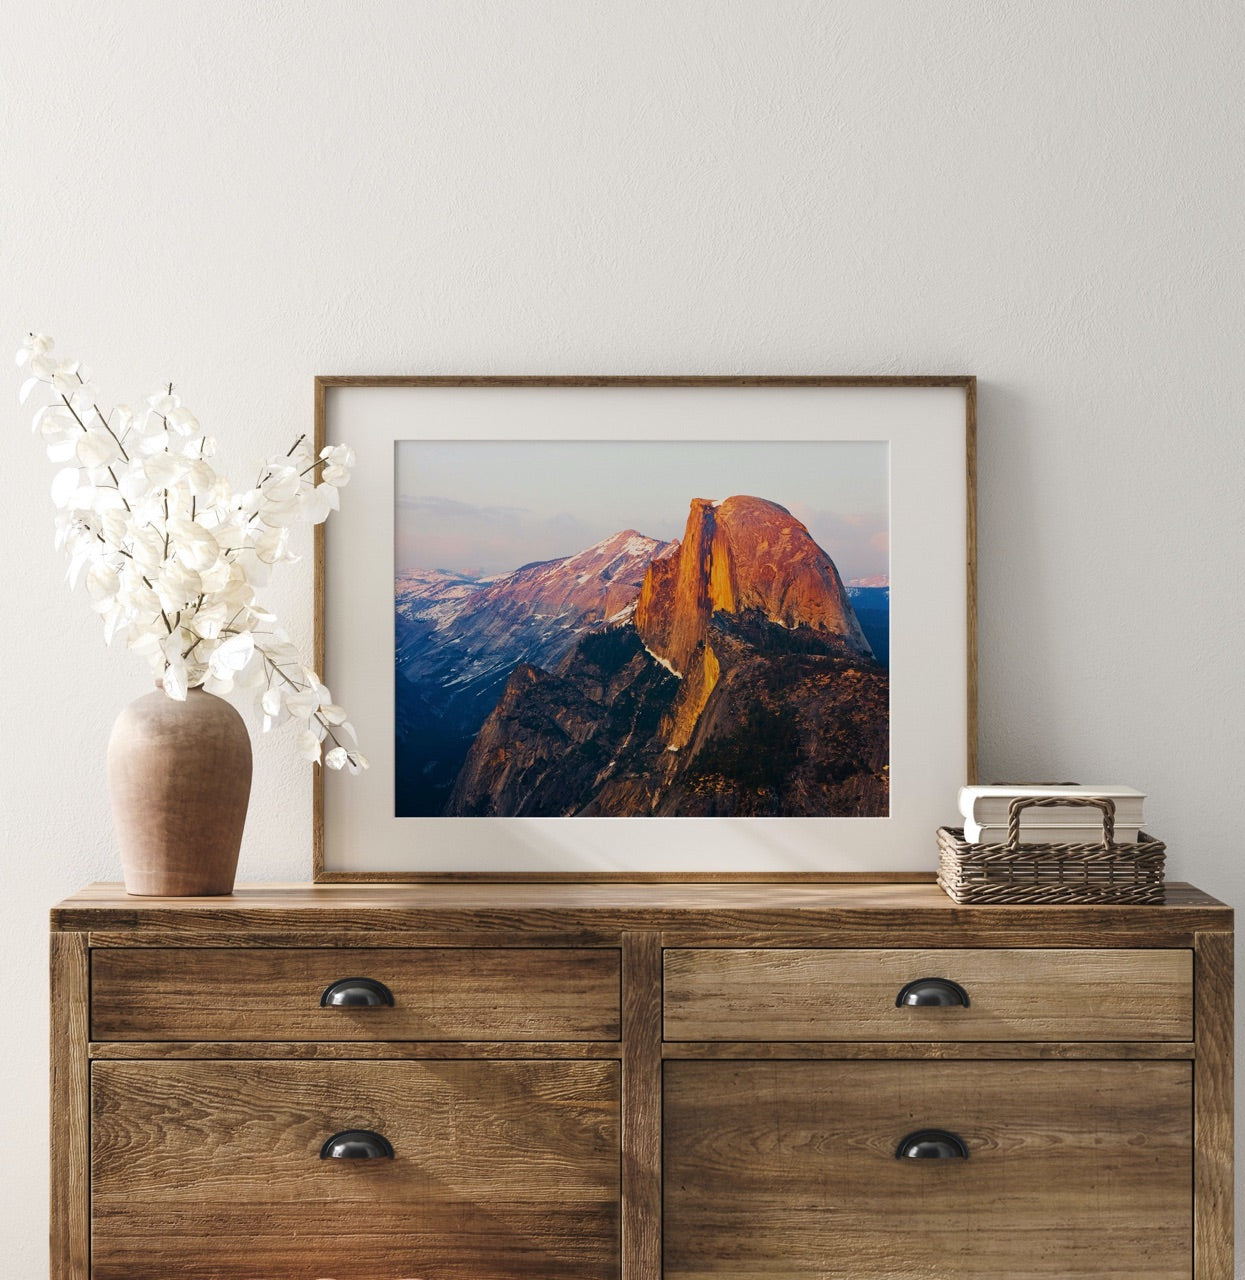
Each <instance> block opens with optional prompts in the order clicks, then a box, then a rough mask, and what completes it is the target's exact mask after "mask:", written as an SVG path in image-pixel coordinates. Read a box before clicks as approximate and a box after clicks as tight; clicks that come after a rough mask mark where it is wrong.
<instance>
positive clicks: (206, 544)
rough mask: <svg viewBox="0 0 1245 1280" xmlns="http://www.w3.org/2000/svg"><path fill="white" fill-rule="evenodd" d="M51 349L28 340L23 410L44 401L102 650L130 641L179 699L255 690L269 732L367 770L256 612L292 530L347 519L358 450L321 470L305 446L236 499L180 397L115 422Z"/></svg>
mask: <svg viewBox="0 0 1245 1280" xmlns="http://www.w3.org/2000/svg"><path fill="white" fill-rule="evenodd" d="M52 347H53V343H52V339H51V338H48V337H45V336H43V335H40V334H31V335H30V337H29V338H28V339H27V340H26V342H25V344H24V345H23V347H22V349H21V350H20V351H19V352H18V353H17V363H18V365H19V366H22V367H24V368H26V369H28V371H29V376H28V377H27V379H26V381H25V382H24V383H23V385H22V388H21V392H20V395H19V399H20V400H21V402H22V403H23V404H25V403H26V402H27V400H28V399H29V397H30V395H31V394H32V392H34V391H36V390H41V391H42V393H43V400H44V403H42V405H41V406H40V407H39V408H37V409H36V410H35V413H34V421H33V425H34V430H35V431H36V432H37V433H38V434H40V435H41V436H42V438H43V441H44V444H45V446H46V448H47V452H48V457H49V458H50V459H51V460H52V461H53V462H56V463H59V464H62V465H61V470H60V471H58V472H57V474H56V476H55V478H54V480H53V482H52V498H53V501H54V502H55V504H56V507H57V514H56V545H57V547H58V548H60V549H62V550H64V552H65V554H66V556H67V557H68V559H69V569H68V575H67V576H68V578H69V582H70V585H71V587H72V586H76V585H77V584H78V583H79V582H83V581H84V582H85V584H86V588H87V594H88V595H89V596H90V600H91V606H92V608H93V609H94V610H95V612H96V613H98V614H99V615H100V616H101V618H102V619H103V623H104V638H105V641H106V642H107V643H109V644H111V643H112V642H113V641H114V640H116V639H117V638H118V637H121V638H122V639H123V640H124V642H125V644H126V646H127V648H129V649H131V650H133V651H134V652H135V653H137V654H138V655H140V656H141V657H143V658H145V659H146V660H147V661H148V663H149V664H150V666H151V669H152V672H153V673H154V674H155V675H156V677H157V678H158V679H159V680H160V682H161V684H162V687H163V688H164V691H165V693H166V694H168V696H169V697H171V698H175V699H184V698H185V697H186V693H187V690H188V689H193V688H197V687H202V688H204V689H206V690H208V692H210V693H216V694H228V693H230V692H232V691H233V690H235V689H238V690H249V691H253V693H254V696H255V700H256V703H257V710H258V712H259V714H260V715H261V716H262V719H263V727H264V729H265V730H268V729H270V728H272V727H274V726H275V725H277V724H280V723H283V722H285V721H287V720H288V721H291V722H293V723H295V724H297V725H299V726H300V732H299V737H298V748H299V751H300V753H301V754H302V755H303V756H305V757H306V758H307V759H309V760H313V761H316V762H323V763H324V764H325V765H327V766H328V767H329V768H331V769H347V770H348V771H349V772H351V773H358V772H360V771H361V770H363V769H366V768H367V767H368V761H367V758H366V756H364V755H363V753H362V752H360V751H359V750H358V746H357V739H356V737H355V733H354V729H353V727H352V726H351V725H350V724H349V722H348V721H347V720H346V713H345V711H344V710H343V709H342V708H341V707H339V706H337V705H336V704H335V703H334V702H333V700H332V696H331V694H330V693H329V690H328V689H327V688H326V687H325V686H324V685H323V684H322V683H321V682H320V678H319V676H318V675H317V674H316V673H315V672H314V671H312V670H311V669H310V668H309V667H308V666H306V665H305V664H304V663H303V661H302V659H301V657H300V655H299V653H298V650H297V649H296V648H295V646H294V645H293V644H291V643H290V640H289V638H288V636H286V635H285V633H284V632H283V631H280V630H278V629H275V627H274V626H273V624H274V623H275V622H276V619H275V618H274V617H273V615H272V614H270V613H269V612H267V610H265V609H264V608H263V607H262V606H261V605H259V604H258V602H257V599H256V589H257V588H258V587H262V586H264V585H265V584H266V583H267V581H268V577H269V575H270V573H271V570H272V567H273V566H274V565H277V564H280V563H281V562H282V561H292V560H294V559H296V558H297V557H296V556H295V555H294V554H293V553H292V552H291V551H290V550H289V534H290V529H291V528H292V527H293V526H294V525H297V524H306V523H311V524H319V523H321V522H322V521H324V520H325V519H327V518H328V516H329V513H330V512H332V511H335V510H337V508H338V505H339V497H338V490H339V489H340V488H342V487H343V486H344V485H346V484H347V483H348V482H349V479H350V471H351V468H352V467H353V466H354V462H355V458H354V453H353V451H352V450H351V449H349V448H348V447H347V446H345V445H334V446H330V447H328V448H325V449H323V450H321V452H320V456H319V457H312V456H311V452H310V450H309V449H308V447H307V444H306V437H305V436H299V438H298V439H297V440H295V441H294V443H293V445H291V446H290V448H289V449H288V450H287V452H286V453H285V454H284V455H283V456H281V457H277V458H269V459H268V460H267V461H266V462H265V463H264V464H263V465H262V466H261V467H260V468H259V472H258V475H259V479H258V480H257V481H256V483H255V485H254V487H253V488H251V489H248V490H246V491H245V492H242V493H234V492H233V491H232V490H231V489H230V486H229V483H228V481H227V480H226V479H224V478H223V477H221V476H219V475H218V474H217V473H216V471H215V470H214V469H213V467H212V465H211V463H210V462H209V458H211V457H212V456H213V455H214V453H215V441H214V440H213V439H212V438H211V437H210V436H207V435H205V434H204V433H203V432H202V430H201V429H200V426H199V422H198V420H197V419H196V418H195V416H194V414H192V413H191V412H190V411H189V409H187V408H186V407H185V405H183V404H182V402H181V399H180V397H179V396H177V395H176V394H174V391H173V384H172V383H169V384H168V387H167V389H166V390H165V391H163V392H160V393H157V394H156V395H153V396H150V397H148V399H147V401H146V403H145V407H144V408H142V409H140V410H137V411H135V410H133V409H131V408H129V407H127V406H123V405H122V406H117V407H115V408H114V409H111V410H109V411H108V412H107V413H105V412H104V411H103V409H102V408H101V407H100V404H99V400H98V396H97V393H96V391H95V388H94V387H93V386H92V385H91V382H90V378H89V375H87V374H86V373H85V372H84V371H83V370H82V368H81V366H79V365H78V364H77V363H76V362H71V361H59V360H57V359H56V358H55V357H53V355H52V354H51V352H52ZM114 419H115V426H114ZM317 477H318V479H317ZM343 738H345V739H348V740H349V742H350V743H351V745H350V746H347V745H346V744H345V742H343ZM326 743H330V744H331V746H330V748H329V750H328V751H327V752H325V750H324V746H325V744H326Z"/></svg>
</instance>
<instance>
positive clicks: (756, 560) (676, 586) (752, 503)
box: [635, 496, 871, 675]
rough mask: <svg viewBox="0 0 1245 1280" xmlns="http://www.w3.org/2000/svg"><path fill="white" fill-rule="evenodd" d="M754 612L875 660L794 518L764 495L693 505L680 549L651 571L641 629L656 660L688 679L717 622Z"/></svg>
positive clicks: (639, 608) (827, 563)
mask: <svg viewBox="0 0 1245 1280" xmlns="http://www.w3.org/2000/svg"><path fill="white" fill-rule="evenodd" d="M748 610H755V611H758V612H759V613H760V614H761V615H762V616H763V617H765V618H766V619H768V620H769V621H770V622H774V623H777V624H778V625H779V626H783V627H788V628H794V627H811V628H812V629H813V630H814V631H819V632H824V633H826V634H828V635H832V636H839V637H841V638H842V639H843V641H844V643H845V644H846V645H847V647H848V648H849V649H851V650H852V651H854V652H856V653H860V654H864V655H869V656H871V650H870V648H869V642H868V641H867V640H866V639H865V636H864V632H863V631H861V629H860V624H859V622H857V620H856V615H855V613H854V612H853V610H852V606H851V601H850V600H849V599H848V596H847V592H846V591H845V590H844V587H843V583H842V580H841V579H840V578H839V572H838V570H837V569H836V568H835V566H834V562H833V561H832V560H831V559H830V557H829V556H828V555H827V554H826V553H825V552H824V551H823V550H822V549H821V548H820V547H819V546H818V545H817V543H816V542H814V541H813V538H812V535H811V534H810V533H809V532H808V530H807V529H806V528H805V527H804V526H803V525H802V524H801V523H800V522H799V521H798V520H797V519H796V518H795V517H794V516H793V515H792V514H791V513H790V512H789V511H787V510H786V509H785V508H784V507H780V506H779V505H778V504H777V503H776V502H767V501H766V500H765V499H764V498H752V497H743V496H741V497H734V498H727V499H726V501H725V502H720V503H717V502H711V501H709V500H707V499H705V498H693V499H692V507H691V511H690V512H689V514H688V518H687V529H686V531H685V533H684V535H683V541H682V544H681V545H680V547H679V550H678V551H677V552H676V553H675V554H674V555H673V556H671V557H670V558H668V559H665V560H660V561H656V562H654V563H653V564H650V565H649V569H648V573H647V574H646V575H645V578H644V585H643V586H642V587H641V589H640V599H639V601H638V603H637V605H636V615H635V625H636V630H637V631H638V632H639V634H640V638H641V639H642V640H643V641H644V644H645V646H646V647H647V648H648V650H649V652H650V653H652V654H653V655H654V656H655V657H657V658H659V659H662V660H664V661H665V662H667V663H669V664H670V667H671V668H672V669H673V670H674V672H675V673H676V674H678V675H685V674H687V671H688V665H689V663H690V661H691V659H692V655H693V653H694V652H695V651H696V647H697V645H699V644H700V643H701V642H702V641H703V640H704V639H705V636H706V634H707V633H708V628H709V620H710V618H711V617H712V616H713V615H714V614H715V613H727V614H738V613H743V612H746V611H748Z"/></svg>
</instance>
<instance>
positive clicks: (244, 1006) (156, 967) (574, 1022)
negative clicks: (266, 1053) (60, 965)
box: [91, 947, 620, 1041]
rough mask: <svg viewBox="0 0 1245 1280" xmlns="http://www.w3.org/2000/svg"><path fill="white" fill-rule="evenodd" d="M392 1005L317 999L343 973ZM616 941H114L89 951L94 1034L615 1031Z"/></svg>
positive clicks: (592, 1035) (546, 1034)
mask: <svg viewBox="0 0 1245 1280" xmlns="http://www.w3.org/2000/svg"><path fill="white" fill-rule="evenodd" d="M357 977H366V978H369V979H372V980H374V981H378V982H381V983H383V984H384V985H385V986H386V987H387V988H388V989H389V991H390V992H391V993H392V996H393V1005H392V1006H388V1005H381V1006H379V1007H375V1008H353V1007H347V1008H332V1007H328V1008H326V1007H322V1006H321V1004H320V1000H321V996H322V995H323V993H324V992H325V990H326V989H327V988H328V987H329V986H330V985H332V984H333V983H335V982H337V981H338V980H340V979H343V978H357ZM619 981H620V979H619V953H618V952H617V951H616V950H608V949H606V950H588V949H578V948H566V949H546V950H540V949H530V950H529V949H525V948H496V947H492V948H478V949H475V948H461V949H460V948H430V949H426V950H425V949H417V948H410V949H383V948H374V949H368V950H357V951H352V950H349V949H345V948H341V949H337V948H335V949H332V950H303V949H290V950H284V949H276V948H274V949H271V950H251V949H236V950H235V949H230V948H211V947H200V948H179V949H176V950H171V949H170V950H164V949H162V948H151V949H147V948H138V947H135V948H120V949H116V950H112V949H99V950H96V951H95V952H93V954H92V959H91V1035H92V1037H93V1038H94V1039H96V1040H183V1041H199V1040H520V1041H522V1040H616V1039H617V1038H618V1036H619V1034H620V987H619Z"/></svg>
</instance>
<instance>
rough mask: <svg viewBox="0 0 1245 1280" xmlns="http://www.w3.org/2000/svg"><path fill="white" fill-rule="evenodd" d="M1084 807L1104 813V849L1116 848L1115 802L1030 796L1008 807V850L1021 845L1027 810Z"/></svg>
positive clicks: (1095, 799)
mask: <svg viewBox="0 0 1245 1280" xmlns="http://www.w3.org/2000/svg"><path fill="white" fill-rule="evenodd" d="M1074 805H1083V806H1085V807H1086V808H1093V809H1099V810H1101V812H1102V847H1103V848H1104V849H1114V848H1115V801H1114V800H1106V799H1103V800H1099V799H1097V798H1096V797H1090V796H1085V797H1083V798H1081V799H1073V798H1070V797H1068V796H1029V797H1026V798H1020V799H1016V800H1013V801H1012V802H1011V804H1009V805H1008V806H1007V848H1008V849H1015V848H1016V846H1017V845H1019V844H1020V815H1021V814H1022V813H1023V812H1024V811H1025V810H1026V809H1057V808H1063V807H1067V808H1071V807H1073V806H1074Z"/></svg>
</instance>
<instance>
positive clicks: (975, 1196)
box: [663, 1061, 1193, 1280]
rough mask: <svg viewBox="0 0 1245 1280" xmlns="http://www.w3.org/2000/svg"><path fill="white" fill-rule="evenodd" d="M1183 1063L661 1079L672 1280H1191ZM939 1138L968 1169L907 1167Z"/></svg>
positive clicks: (771, 1072)
mask: <svg viewBox="0 0 1245 1280" xmlns="http://www.w3.org/2000/svg"><path fill="white" fill-rule="evenodd" d="M1192 1092H1193V1091H1192V1064H1191V1063H1189V1062H990V1063H981V1062H977V1063H967V1062H956V1063H948V1062H922V1063H911V1062H850V1063H841V1062H790V1061H788V1062H766V1063H762V1062H749V1063H741V1062H667V1063H666V1066H665V1076H664V1116H665V1126H666V1154H665V1173H664V1188H665V1191H664V1196H665V1217H664V1234H665V1270H664V1272H663V1275H664V1277H665V1280H757V1278H758V1277H771V1276H772V1277H779V1276H781V1277H784V1280H802V1278H805V1277H806V1278H808V1280H813V1278H814V1277H815V1278H816V1280H918V1278H919V1280H969V1278H971V1277H982V1278H983V1280H984V1278H985V1277H989V1278H990V1280H1189V1277H1190V1276H1191V1275H1192V1270H1191V1257H1192V1191H1191V1185H1192ZM927 1127H933V1128H939V1129H945V1130H950V1131H952V1132H953V1133H954V1134H956V1135H958V1136H959V1137H961V1138H962V1139H963V1142H964V1144H965V1146H966V1149H967V1151H968V1158H967V1159H960V1158H951V1159H911V1158H903V1159H897V1158H896V1156H895V1151H896V1148H897V1146H898V1145H899V1143H900V1141H901V1140H902V1139H903V1138H905V1137H906V1136H907V1135H909V1134H910V1133H912V1132H913V1131H916V1130H920V1129H924V1128H927Z"/></svg>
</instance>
